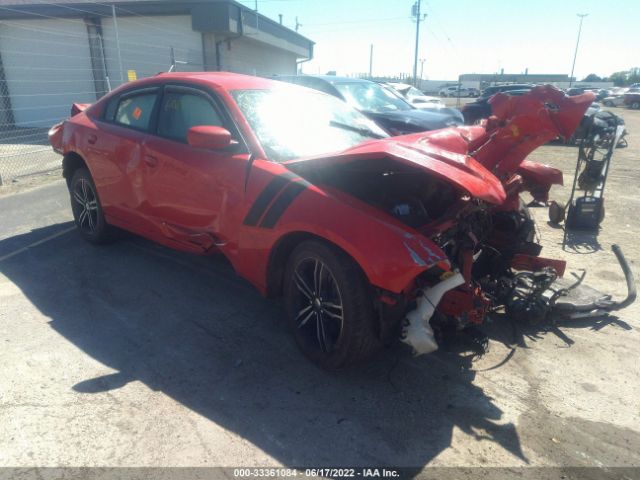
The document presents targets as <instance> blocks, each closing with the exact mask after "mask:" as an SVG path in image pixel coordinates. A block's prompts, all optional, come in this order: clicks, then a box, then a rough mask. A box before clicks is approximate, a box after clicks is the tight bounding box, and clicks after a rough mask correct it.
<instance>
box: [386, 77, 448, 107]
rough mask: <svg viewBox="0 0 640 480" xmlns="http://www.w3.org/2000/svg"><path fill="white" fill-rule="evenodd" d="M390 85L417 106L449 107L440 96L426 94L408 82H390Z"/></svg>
mask: <svg viewBox="0 0 640 480" xmlns="http://www.w3.org/2000/svg"><path fill="white" fill-rule="evenodd" d="M386 85H388V86H389V87H391V88H393V89H394V90H395V91H396V92H398V93H399V94H400V95H402V96H403V97H404V99H405V100H406V101H407V102H409V103H410V104H411V105H413V106H414V107H416V108H438V109H439V108H447V106H446V105H445V103H444V102H443V101H442V100H440V99H439V98H438V97H430V96H428V95H425V94H424V93H422V92H421V91H420V90H418V89H417V88H416V87H413V86H411V85H409V84H408V83H398V82H388V83H386Z"/></svg>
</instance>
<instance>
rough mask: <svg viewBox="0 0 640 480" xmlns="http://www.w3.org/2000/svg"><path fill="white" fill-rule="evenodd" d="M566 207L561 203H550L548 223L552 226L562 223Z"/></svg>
mask: <svg viewBox="0 0 640 480" xmlns="http://www.w3.org/2000/svg"><path fill="white" fill-rule="evenodd" d="M566 208H567V207H566V206H565V204H564V203H562V202H556V201H555V200H553V201H551V203H550V204H549V221H550V222H551V223H552V224H554V225H560V224H561V223H562V222H564V217H565V212H566Z"/></svg>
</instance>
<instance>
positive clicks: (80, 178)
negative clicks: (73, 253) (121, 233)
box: [69, 168, 112, 244]
mask: <svg viewBox="0 0 640 480" xmlns="http://www.w3.org/2000/svg"><path fill="white" fill-rule="evenodd" d="M69 195H70V197H71V210H72V211H73V219H74V221H75V224H76V227H78V231H79V232H80V234H81V235H82V237H83V238H84V239H85V240H87V241H88V242H91V243H96V244H98V243H105V242H108V241H109V240H111V238H112V236H111V229H110V227H109V225H108V224H107V222H106V221H105V219H104V213H103V212H102V205H101V204H100V199H99V198H98V193H97V189H96V185H95V183H93V179H92V178H91V174H90V173H89V170H87V169H86V168H79V169H78V170H76V171H75V172H74V174H73V177H72V178H71V182H70V183H69Z"/></svg>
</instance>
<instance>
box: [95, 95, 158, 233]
mask: <svg viewBox="0 0 640 480" xmlns="http://www.w3.org/2000/svg"><path fill="white" fill-rule="evenodd" d="M160 91H161V89H160V87H152V88H149V87H147V88H138V89H133V90H128V91H125V92H123V93H122V94H121V95H118V96H117V97H114V98H113V99H111V100H110V101H109V103H108V104H107V106H106V108H105V112H104V114H103V116H102V118H100V119H97V120H96V124H97V127H98V128H97V129H96V130H95V131H92V132H90V133H89V134H88V135H86V138H85V139H84V140H85V141H86V145H85V146H84V149H85V154H86V156H87V158H88V162H89V166H90V168H91V173H92V176H93V178H94V181H95V183H96V186H97V187H98V193H99V195H100V200H101V203H102V205H103V208H104V211H105V214H106V215H107V218H108V220H109V218H115V219H117V220H119V223H126V224H127V225H125V226H127V227H129V228H132V229H133V230H135V231H139V232H141V233H144V231H146V230H148V227H149V225H148V221H147V219H146V215H148V213H149V212H148V209H147V208H146V205H145V203H144V192H143V191H142V190H141V180H142V178H143V176H144V173H145V170H146V169H148V168H149V165H147V163H146V162H145V158H144V155H143V152H142V144H143V142H144V140H145V139H146V138H148V137H149V135H150V132H151V131H153V130H154V128H155V115H156V110H157V105H158V101H159V96H160Z"/></svg>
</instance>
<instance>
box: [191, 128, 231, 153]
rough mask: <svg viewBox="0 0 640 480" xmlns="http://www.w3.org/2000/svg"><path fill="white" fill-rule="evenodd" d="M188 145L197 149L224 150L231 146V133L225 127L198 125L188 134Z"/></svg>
mask: <svg viewBox="0 0 640 480" xmlns="http://www.w3.org/2000/svg"><path fill="white" fill-rule="evenodd" d="M187 143H188V144H189V145H191V146H192V147H196V148H207V149H209V150H222V149H223V148H227V147H228V146H229V145H231V133H229V130H227V129H226V128H223V127H214V126H211V125H198V126H197V127H191V128H190V129H189V131H188V132H187Z"/></svg>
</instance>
